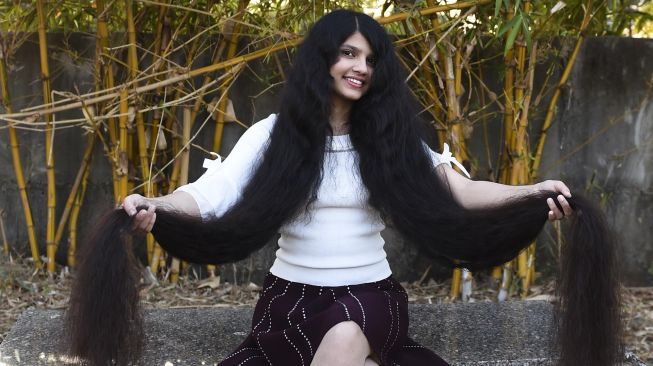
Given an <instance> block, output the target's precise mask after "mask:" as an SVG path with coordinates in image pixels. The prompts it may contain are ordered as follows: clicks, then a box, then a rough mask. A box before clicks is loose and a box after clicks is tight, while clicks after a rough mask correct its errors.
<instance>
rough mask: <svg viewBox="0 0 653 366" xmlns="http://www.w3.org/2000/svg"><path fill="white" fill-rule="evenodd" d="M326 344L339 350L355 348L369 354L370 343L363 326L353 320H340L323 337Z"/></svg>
mask: <svg viewBox="0 0 653 366" xmlns="http://www.w3.org/2000/svg"><path fill="white" fill-rule="evenodd" d="M322 343H324V344H325V345H328V346H331V347H334V348H338V349H339V350H343V349H351V348H355V349H357V350H359V351H360V352H361V353H364V354H366V355H369V353H370V345H369V343H368V341H367V338H366V337H365V334H364V333H363V331H362V330H361V328H360V327H359V326H358V324H356V322H353V321H344V322H340V323H338V324H336V325H334V326H333V327H331V329H329V330H328V331H327V333H326V334H325V335H324V338H323V339H322Z"/></svg>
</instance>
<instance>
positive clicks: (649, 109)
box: [0, 35, 653, 285]
mask: <svg viewBox="0 0 653 366" xmlns="http://www.w3.org/2000/svg"><path fill="white" fill-rule="evenodd" d="M67 42H68V44H69V45H71V46H72V47H73V49H76V50H78V52H79V55H80V56H83V57H82V58H78V59H77V58H75V59H73V58H71V55H70V54H68V53H66V52H62V51H57V50H59V49H60V48H58V47H57V45H61V44H62V43H63V38H62V37H61V36H60V35H50V43H51V45H52V52H51V53H50V57H51V59H50V63H51V64H50V68H51V69H52V70H55V71H54V74H55V75H56V76H55V77H54V79H53V89H54V90H65V91H72V90H75V87H77V88H79V90H80V92H82V93H83V92H86V91H90V90H91V89H92V87H93V86H92V80H93V78H92V70H93V65H92V63H91V62H89V61H88V59H91V58H92V52H93V50H94V40H93V39H91V38H88V37H84V36H78V35H75V36H73V37H69V39H68V40H67ZM650 60H653V40H643V39H624V38H593V39H588V40H587V41H586V43H585V45H584V47H583V49H582V51H581V53H580V56H579V60H578V62H577V64H576V66H575V68H574V71H573V73H572V77H571V79H570V81H569V83H568V85H566V87H565V88H564V91H563V94H562V97H561V98H560V100H559V103H558V112H557V115H556V119H555V122H554V124H553V126H552V128H551V129H550V130H549V138H548V140H547V144H546V147H545V154H544V160H543V162H542V165H541V178H542V179H557V178H561V179H563V180H564V181H565V182H567V183H568V184H569V185H570V187H571V188H572V192H574V191H575V192H585V190H586V187H588V186H590V182H592V184H591V186H592V187H593V188H592V192H593V193H592V194H596V195H597V198H601V199H602V200H603V201H604V203H605V207H606V212H607V214H608V217H609V220H610V223H611V224H612V225H613V227H614V228H615V229H616V230H615V231H616V233H617V235H618V237H619V239H620V241H621V243H622V246H623V250H622V251H621V254H622V261H623V264H624V275H625V279H626V281H627V283H628V284H630V285H642V284H651V283H653V275H652V274H650V273H649V267H651V266H652V265H653V225H651V224H652V223H653V186H652V181H653V175H652V174H653V98H652V97H651V94H650V92H651V90H650V88H651V85H652V84H651V83H652V82H653V81H652V80H653V63H652V62H650ZM38 62H39V60H38V49H37V47H36V45H35V44H34V43H26V44H25V45H24V46H23V47H22V48H21V49H20V50H19V51H18V53H17V54H16V55H15V57H14V59H13V60H12V62H11V69H10V70H9V79H10V82H11V85H10V89H11V93H12V95H13V98H12V101H13V104H14V110H19V109H20V108H24V107H26V106H29V105H36V104H40V103H41V100H42V99H41V97H40V94H41V84H40V78H39V75H40V71H39V66H38ZM207 62H208V61H207V60H206V59H199V60H197V61H196V64H197V65H201V64H206V63H207ZM552 62H556V61H552ZM250 67H251V69H252V72H249V73H245V74H243V75H241V76H240V77H239V79H238V80H237V82H236V84H235V85H234V87H233V89H232V90H231V94H230V96H231V99H232V100H233V101H234V107H235V110H236V114H237V116H238V118H239V119H240V120H241V121H243V122H245V123H250V124H251V123H253V122H255V121H257V120H259V119H261V118H264V117H266V116H267V115H268V114H269V113H273V112H274V111H275V110H276V107H275V106H276V103H277V99H278V98H277V96H276V95H277V94H278V91H279V89H278V88H273V89H270V90H267V91H266V92H265V93H263V94H261V95H259V94H260V93H261V91H263V90H264V89H265V87H266V86H264V85H262V84H261V82H260V77H261V75H266V73H269V72H270V69H271V68H272V67H273V66H271V65H270V64H261V63H252V64H251V65H250ZM492 69H493V70H500V65H499V64H496V65H490V66H489V69H488V70H485V71H484V73H485V75H487V76H490V77H488V78H487V79H488V85H490V87H491V88H492V89H493V90H500V89H501V88H500V86H499V83H500V79H499V77H500V74H499V73H498V72H492ZM540 69H541V70H540ZM545 69H546V65H539V66H538V70H540V71H538V73H537V75H538V76H537V77H536V84H537V83H538V80H542V79H543V78H544V70H545ZM555 79H556V78H555V76H554V77H553V78H552V80H555ZM536 88H537V86H536ZM254 96H255V97H254ZM549 96H550V94H549ZM545 108H546V97H545V99H544V100H543V101H542V102H541V103H540V107H539V108H538V109H537V110H536V111H534V119H533V122H534V123H533V125H534V127H533V128H532V130H531V138H533V139H535V138H536V137H537V135H538V128H539V127H538V126H539V124H540V123H541V121H542V116H543V110H544V109H545ZM80 116H81V115H80V113H79V111H71V112H66V113H61V114H58V115H57V118H58V119H60V120H62V119H67V118H79V117H80ZM199 118H200V121H198V122H197V123H196V126H197V125H200V124H201V122H202V121H203V120H204V118H206V115H203V114H200V116H199ZM486 123H487V125H486V127H487V131H488V136H489V140H490V141H499V138H498V137H497V136H498V135H499V134H500V131H501V122H500V121H499V120H497V119H491V120H489V121H487V122H486ZM3 126H4V124H3ZM243 131H244V128H242V127H240V126H238V125H236V124H231V125H227V126H226V129H225V135H224V144H223V150H222V151H221V152H220V153H221V154H223V155H226V154H227V153H228V151H229V150H230V149H231V147H232V146H233V145H234V143H235V141H236V140H237V139H238V137H239V136H240V135H241V134H242V133H243ZM482 131H483V128H481V124H480V123H477V124H476V125H475V126H474V128H473V131H472V134H471V136H470V149H471V150H472V153H473V155H474V156H475V157H476V158H477V159H478V160H477V163H478V166H479V170H478V173H477V177H479V178H483V177H486V176H487V175H488V170H489V169H488V166H489V165H488V161H490V162H491V164H492V166H494V167H496V158H497V154H498V151H499V147H498V145H497V146H491V147H490V149H489V151H490V154H489V159H488V154H487V152H486V151H487V149H486V147H485V145H484V143H483V140H484V138H483V132H482ZM212 136H213V125H212V123H211V121H209V123H207V124H206V127H205V131H204V132H203V133H202V134H200V136H199V138H198V140H196V143H198V144H200V145H202V146H205V147H209V146H210V145H211V142H210V141H211V140H212ZM19 138H20V143H21V154H22V158H23V168H24V170H25V174H26V179H27V182H28V192H29V197H30V202H31V204H32V212H33V215H34V219H35V223H36V226H37V231H38V237H39V243H40V245H41V247H42V249H43V252H44V245H45V243H44V236H45V233H44V231H45V229H44V228H45V208H46V183H45V182H46V177H45V165H44V163H43V162H44V154H45V153H44V141H43V138H44V135H43V134H42V133H35V132H31V131H20V133H19ZM533 141H534V140H533ZM83 145H84V138H83V136H82V132H81V129H80V128H68V129H61V130H58V131H57V132H56V134H55V146H56V148H55V151H54V154H55V164H56V165H55V166H56V169H57V172H56V177H57V195H58V198H57V200H58V204H57V206H58V210H59V214H61V211H62V210H63V206H64V202H65V199H66V197H67V194H68V192H69V190H70V187H71V185H72V181H73V179H74V176H75V174H76V171H77V169H78V166H79V162H80V161H81V158H82V151H83V149H84V146H83ZM204 157H205V156H204V155H203V153H202V152H200V151H197V150H193V151H192V152H191V172H190V177H189V178H190V179H191V180H193V179H196V178H197V177H198V176H199V175H200V174H201V173H202V171H203V169H201V161H202V159H203V158H204ZM0 166H2V167H3V169H0V209H2V210H4V211H5V212H6V215H5V216H4V222H5V227H6V228H7V234H8V239H9V241H10V243H12V244H13V245H14V246H16V247H17V248H21V249H22V250H23V251H24V252H27V238H26V232H25V227H24V220H23V214H22V206H21V203H20V200H19V196H18V189H17V187H16V183H15V177H14V174H13V168H12V163H11V152H10V147H9V139H8V136H7V132H6V129H0ZM109 169H110V167H109V164H108V162H107V160H106V157H104V154H103V152H102V151H101V149H100V148H99V147H98V148H97V149H96V152H95V157H94V161H93V168H92V173H91V176H90V178H89V187H88V192H87V196H86V199H85V202H84V207H83V214H82V218H80V224H79V226H80V231H81V232H80V235H82V236H83V235H84V234H85V233H86V232H88V228H89V227H90V226H92V225H93V222H94V220H95V219H96V218H97V216H98V215H99V214H100V213H101V212H102V211H103V210H105V209H106V208H108V207H111V206H112V200H113V198H112V193H111V192H112V188H111V179H110V170H109ZM384 237H385V238H386V242H387V245H386V250H387V252H388V257H389V259H390V261H391V265H392V266H393V270H394V272H395V275H396V276H397V277H398V278H399V279H400V280H414V279H417V278H419V277H420V276H421V275H422V273H423V272H424V271H425V270H426V268H427V267H429V265H430V264H431V263H430V261H428V260H426V259H424V258H422V257H421V256H420V255H419V253H417V251H416V250H415V249H413V248H412V247H411V246H410V245H407V244H405V243H404V242H403V240H401V238H399V237H398V236H397V235H396V234H395V233H394V232H392V231H391V230H386V232H385V233H384ZM543 239H544V240H543V242H544V244H542V245H541V246H542V247H543V248H542V251H543V252H544V254H545V255H546V253H548V252H555V249H554V248H551V247H547V245H550V244H546V242H547V240H548V239H547V235H546V234H545V235H543ZM65 248H66V245H65V239H64V240H63V243H62V245H61V247H60V248H59V252H58V256H57V260H58V261H60V262H61V263H64V262H65V253H66V252H65ZM275 250H276V248H275V245H274V244H271V245H268V246H267V247H265V248H264V249H262V250H261V251H260V252H259V253H257V254H255V255H253V256H252V257H250V258H248V259H246V260H244V261H242V262H241V263H238V264H237V265H226V266H222V274H223V276H225V278H227V279H230V280H232V281H233V280H236V281H237V282H243V281H250V280H254V281H258V280H259V279H260V278H261V275H262V274H263V273H265V272H266V271H267V268H268V267H269V266H270V265H271V263H272V260H273V253H274V251H275ZM435 268H437V266H434V267H433V269H432V272H437V270H435Z"/></svg>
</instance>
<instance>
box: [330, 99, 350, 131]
mask: <svg viewBox="0 0 653 366" xmlns="http://www.w3.org/2000/svg"><path fill="white" fill-rule="evenodd" d="M350 110H351V102H349V103H345V102H344V101H336V100H334V101H333V102H332V103H331V116H329V124H330V125H331V130H332V131H333V135H334V136H337V135H346V134H348V133H349V111H350Z"/></svg>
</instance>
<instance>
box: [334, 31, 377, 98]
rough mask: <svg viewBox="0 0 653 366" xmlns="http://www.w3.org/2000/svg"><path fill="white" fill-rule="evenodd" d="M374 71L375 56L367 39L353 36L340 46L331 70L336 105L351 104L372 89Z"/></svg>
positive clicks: (358, 34)
mask: <svg viewBox="0 0 653 366" xmlns="http://www.w3.org/2000/svg"><path fill="white" fill-rule="evenodd" d="M373 71H374V55H373V54H372V48H371V47H370V44H369V43H368V42H367V40H366V39H365V37H363V35H362V34H360V33H359V32H356V33H354V34H352V35H351V36H350V37H349V38H347V39H346V40H345V42H344V43H343V44H342V45H341V46H340V49H339V50H338V58H337V59H336V63H335V64H333V65H332V66H331V69H329V74H330V75H331V77H333V98H334V102H336V103H346V104H351V103H352V102H355V101H357V100H358V99H360V98H361V97H362V96H363V95H364V94H365V92H367V90H368V89H369V88H370V82H371V81H372V72H373Z"/></svg>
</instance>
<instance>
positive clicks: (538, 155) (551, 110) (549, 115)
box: [531, 0, 592, 179]
mask: <svg viewBox="0 0 653 366" xmlns="http://www.w3.org/2000/svg"><path fill="white" fill-rule="evenodd" d="M591 19H592V0H588V1H587V6H585V15H584V17H583V22H582V23H581V26H580V30H579V31H578V39H577V40H576V44H575V46H574V50H573V51H572V53H571V55H570V56H569V59H568V60H567V65H566V66H565V69H564V71H563V72H562V76H560V80H559V81H558V84H557V86H556V89H555V92H554V93H553V96H551V100H550V101H549V106H548V108H547V111H546V117H545V118H544V123H543V125H542V130H541V131H540V137H539V139H538V140H537V147H536V149H535V159H534V160H533V163H532V168H531V175H532V177H533V178H534V179H537V178H538V175H537V174H538V170H539V168H540V161H541V160H542V150H544V142H545V141H546V137H547V133H548V131H549V128H550V127H551V123H552V122H553V116H554V114H555V110H556V106H557V104H558V98H560V93H561V91H562V88H563V87H564V86H565V84H566V83H567V80H568V79H569V75H571V70H572V69H573V68H574V64H575V63H576V59H577V58H578V53H579V52H580V48H581V46H582V45H583V42H584V40H585V30H586V29H587V26H588V25H589V23H590V20H591Z"/></svg>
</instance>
